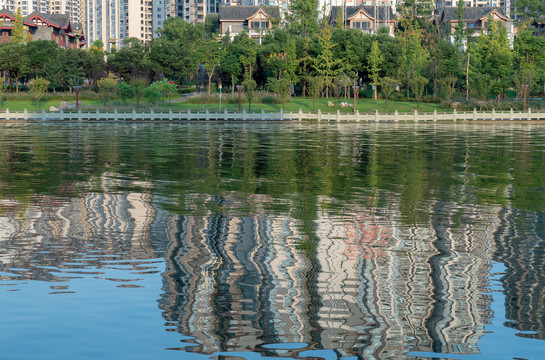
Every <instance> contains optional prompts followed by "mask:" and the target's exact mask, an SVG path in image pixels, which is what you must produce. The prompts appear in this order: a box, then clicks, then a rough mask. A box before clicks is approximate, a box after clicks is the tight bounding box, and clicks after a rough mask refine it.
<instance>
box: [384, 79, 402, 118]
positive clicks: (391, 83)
mask: <svg viewBox="0 0 545 360" xmlns="http://www.w3.org/2000/svg"><path fill="white" fill-rule="evenodd" d="M397 84H398V81H397V80H395V79H392V78H389V77H383V78H381V79H380V88H381V90H382V95H383V96H384V99H385V100H386V111H388V99H389V98H390V96H391V95H392V94H393V92H394V90H395V87H396V85H397Z"/></svg>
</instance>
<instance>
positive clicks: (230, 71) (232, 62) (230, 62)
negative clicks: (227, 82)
mask: <svg viewBox="0 0 545 360" xmlns="http://www.w3.org/2000/svg"><path fill="white" fill-rule="evenodd" d="M234 48H235V47H234V46H230V47H228V53H227V56H226V57H225V59H224V60H223V62H222V63H221V65H220V66H221V72H222V73H224V74H225V75H227V76H229V77H230V79H231V92H232V93H233V94H234V93H235V84H236V83H237V81H236V80H237V79H238V77H239V76H240V75H241V73H242V68H241V66H240V62H239V61H238V57H237V55H236V53H234V52H230V51H229V49H234Z"/></svg>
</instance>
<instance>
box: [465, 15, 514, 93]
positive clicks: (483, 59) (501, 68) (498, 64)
mask: <svg viewBox="0 0 545 360" xmlns="http://www.w3.org/2000/svg"><path fill="white" fill-rule="evenodd" d="M469 50H470V52H472V57H473V58H474V62H473V64H474V67H475V69H476V71H477V72H480V73H483V74H488V75H490V76H491V78H492V79H494V80H496V81H498V82H499V83H500V84H501V87H503V88H505V87H507V86H508V85H509V82H508V81H509V78H510V77H511V75H512V73H513V63H512V60H513V54H512V51H511V49H510V47H509V39H508V37H507V29H506V28H505V27H504V26H502V25H501V24H499V23H498V22H496V21H494V20H493V19H492V18H491V17H489V18H488V20H487V23H486V32H485V33H483V34H481V36H479V39H478V40H477V44H476V46H473V47H470V49H469Z"/></svg>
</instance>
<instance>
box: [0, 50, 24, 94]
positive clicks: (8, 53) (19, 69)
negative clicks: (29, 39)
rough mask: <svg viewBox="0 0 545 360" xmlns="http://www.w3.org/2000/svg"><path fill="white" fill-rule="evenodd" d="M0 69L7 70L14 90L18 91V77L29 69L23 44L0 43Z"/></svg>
mask: <svg viewBox="0 0 545 360" xmlns="http://www.w3.org/2000/svg"><path fill="white" fill-rule="evenodd" d="M0 69H2V70H4V71H7V72H8V74H9V77H10V79H11V83H12V84H13V83H15V91H16V92H17V93H19V79H20V78H21V77H22V76H24V75H26V74H27V73H28V72H29V71H30V66H29V61H28V54H27V51H26V46H25V44H13V43H8V44H4V45H1V46H0Z"/></svg>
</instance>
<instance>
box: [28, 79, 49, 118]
mask: <svg viewBox="0 0 545 360" xmlns="http://www.w3.org/2000/svg"><path fill="white" fill-rule="evenodd" d="M48 87H49V81H47V80H46V79H44V78H37V79H34V80H33V81H32V84H31V85H30V93H31V94H32V97H33V98H34V101H36V112H38V111H39V110H40V100H41V99H42V97H43V96H44V95H45V93H46V92H47V88H48Z"/></svg>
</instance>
